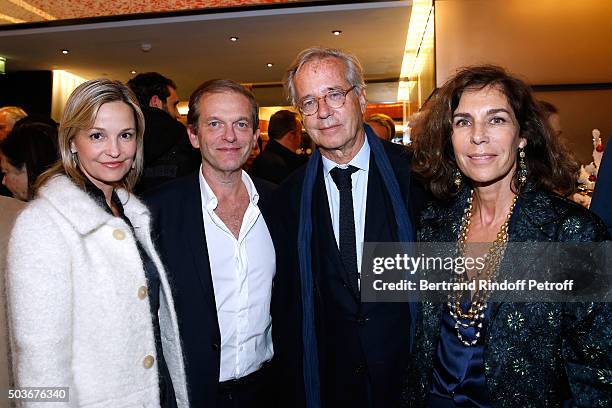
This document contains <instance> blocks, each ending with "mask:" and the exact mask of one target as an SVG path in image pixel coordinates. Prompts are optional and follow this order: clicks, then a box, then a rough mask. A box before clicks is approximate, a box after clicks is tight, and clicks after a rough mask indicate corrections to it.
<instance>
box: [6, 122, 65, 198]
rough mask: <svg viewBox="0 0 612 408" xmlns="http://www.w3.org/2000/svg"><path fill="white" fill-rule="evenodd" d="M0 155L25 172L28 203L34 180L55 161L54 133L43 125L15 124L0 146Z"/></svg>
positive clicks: (57, 154) (55, 138)
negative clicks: (26, 175)
mask: <svg viewBox="0 0 612 408" xmlns="http://www.w3.org/2000/svg"><path fill="white" fill-rule="evenodd" d="M0 152H1V153H2V154H3V155H4V157H5V158H6V159H7V160H8V162H9V163H10V164H11V165H12V166H14V167H16V168H18V169H23V168H25V170H26V171H27V174H28V199H32V198H33V195H34V183H35V182H36V179H37V178H38V176H40V175H41V174H42V173H44V172H45V171H47V170H48V169H49V168H50V167H51V166H52V165H53V164H55V163H56V162H57V161H58V160H59V151H58V148H57V129H56V128H55V127H52V126H49V125H47V124H45V123H37V122H23V123H21V122H18V125H16V126H15V127H14V128H13V130H12V131H11V133H9V134H8V136H7V137H6V139H4V140H3V141H2V143H0Z"/></svg>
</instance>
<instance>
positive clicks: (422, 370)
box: [404, 188, 612, 408]
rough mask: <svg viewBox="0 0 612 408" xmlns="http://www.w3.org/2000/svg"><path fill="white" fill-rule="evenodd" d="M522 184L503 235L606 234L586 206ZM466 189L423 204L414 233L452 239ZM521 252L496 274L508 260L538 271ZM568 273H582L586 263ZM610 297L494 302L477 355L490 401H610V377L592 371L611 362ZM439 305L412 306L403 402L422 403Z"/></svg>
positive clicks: (589, 238) (576, 237)
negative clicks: (447, 199) (443, 201)
mask: <svg viewBox="0 0 612 408" xmlns="http://www.w3.org/2000/svg"><path fill="white" fill-rule="evenodd" d="M526 190H527V191H525V192H524V193H522V194H521V198H520V199H519V201H518V202H517V208H516V209H515V212H516V213H515V214H514V216H513V222H512V223H511V224H510V228H509V230H508V236H509V238H508V239H509V241H510V243H512V242H597V241H602V240H606V239H609V236H608V234H607V231H606V229H605V226H604V225H603V223H602V222H601V220H600V219H599V218H598V217H597V216H595V215H594V214H593V213H591V212H590V211H588V210H586V209H584V208H582V207H581V206H579V205H578V204H576V203H574V202H571V201H569V200H566V199H564V198H562V197H560V196H557V195H555V194H552V193H547V192H544V191H538V190H532V189H529V188H527V189H526ZM467 195H468V189H467V188H466V189H464V190H463V191H462V193H461V194H460V195H459V197H457V199H456V200H455V201H453V203H450V204H449V205H431V206H430V207H428V208H427V209H426V210H425V211H424V212H423V214H422V216H421V223H420V227H419V231H418V234H417V238H418V239H419V240H420V241H425V242H456V241H457V237H458V234H459V228H460V224H461V219H462V215H463V210H464V208H465V206H466V201H467V198H468V197H467ZM514 218H516V221H515V222H514ZM551 256H552V255H551ZM514 258H516V257H514ZM527 258H528V259H525V260H524V261H522V260H520V259H513V262H516V263H514V264H512V266H510V265H509V264H508V262H506V261H508V260H507V259H505V260H504V263H502V265H501V267H500V268H501V272H500V275H501V274H503V270H504V268H507V267H512V268H517V269H518V270H521V271H527V273H526V275H525V276H534V277H535V276H541V273H540V272H541V271H536V270H533V268H537V263H533V262H530V261H532V260H533V259H531V258H530V257H527ZM573 273H575V274H578V275H579V276H580V277H581V279H582V278H583V279H585V280H588V276H589V273H590V270H589V266H583V267H582V268H581V269H580V270H574V271H573ZM499 279H502V278H501V277H500V278H499ZM499 279H498V280H499ZM609 305H610V304H609V303H578V302H574V303H572V302H568V303H552V302H549V303H543V302H524V303H493V304H492V308H491V314H490V320H489V322H488V323H487V331H486V334H485V355H484V364H485V367H484V368H485V375H486V380H487V388H488V392H489V396H490V399H491V404H492V407H494V408H501V407H508V408H514V407H561V406H572V407H609V406H610V403H611V401H612V397H611V392H612V391H611V389H610V382H609V379H608V380H606V379H605V376H600V375H599V374H598V373H603V372H609V370H610V369H611V363H612V355H611V352H612V340H611V338H610V327H612V313H611V309H610V307H609ZM440 313H442V307H440V305H437V304H432V303H430V302H424V303H423V305H422V307H421V308H420V310H419V313H418V320H417V336H416V341H415V349H414V354H415V358H413V359H410V360H409V361H410V363H411V365H410V368H409V370H408V373H409V376H408V378H407V381H406V386H405V390H404V406H406V407H428V406H429V405H427V399H428V395H429V392H430V390H431V378H432V372H433V367H434V364H435V360H436V350H437V347H438V339H439V334H440V319H441V315H440ZM594 350H597V351H595V352H593V351H594ZM600 350H601V351H600ZM564 402H565V403H567V404H568V405H564Z"/></svg>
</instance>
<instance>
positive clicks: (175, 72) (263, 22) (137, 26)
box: [0, 1, 412, 106]
mask: <svg viewBox="0 0 612 408" xmlns="http://www.w3.org/2000/svg"><path fill="white" fill-rule="evenodd" d="M411 4H412V2H411V1H389V2H368V3H353V4H340V5H328V6H308V7H293V8H279V9H272V10H250V11H243V12H231V13H211V14H204V15H195V16H181V17H166V18H155V19H146V20H131V21H116V22H105V23H95V24H83V25H68V26H59V27H45V28H37V29H21V30H18V29H15V26H13V27H12V28H11V29H2V28H0V56H4V57H5V58H6V59H7V64H6V65H7V70H9V71H18V70H49V69H63V70H66V71H69V72H71V73H73V74H76V75H79V76H82V77H84V78H87V79H92V78H97V77H103V76H104V77H109V78H115V79H120V80H123V81H127V80H128V79H130V78H131V77H132V74H131V73H130V71H131V70H132V69H134V70H136V71H138V72H146V71H158V72H160V73H162V74H164V75H166V76H168V77H169V78H172V79H173V80H174V81H175V82H176V83H177V85H178V93H179V96H180V97H181V99H183V100H185V99H187V98H188V97H189V94H190V93H191V91H192V90H193V89H195V87H197V86H198V85H199V84H200V83H201V82H203V81H205V80H207V79H211V78H231V79H234V80H236V81H239V82H242V83H251V84H254V85H255V86H254V92H255V94H256V96H257V98H258V100H259V102H260V104H261V105H262V106H269V105H280V104H285V100H284V96H283V93H282V88H281V87H280V86H278V84H280V82H281V81H282V77H283V75H284V71H285V69H286V67H287V66H288V65H289V64H290V63H291V61H292V60H293V58H294V57H295V55H296V54H297V53H298V52H299V51H300V50H302V49H303V48H306V47H309V46H312V45H321V46H327V47H335V48H342V49H345V50H348V51H350V52H352V53H354V54H355V55H357V57H358V58H359V59H360V60H361V62H362V64H363V66H364V71H365V76H366V79H380V78H398V76H399V73H400V68H401V64H402V58H403V51H404V46H405V42H406V34H407V30H408V23H409V20H410V11H411ZM336 29H338V30H342V35H341V36H333V35H332V34H331V31H332V30H336ZM231 36H237V37H239V38H240V39H239V41H237V42H235V43H234V42H231V41H229V37H231ZM142 43H150V44H151V46H152V49H151V51H149V52H146V53H145V52H143V51H141V49H140V48H141V44H142ZM64 48H66V49H69V50H70V53H69V54H68V55H62V54H61V51H60V50H61V49H64ZM268 62H272V63H273V64H274V66H273V67H272V68H268V67H266V63H268ZM266 84H268V85H273V86H272V87H262V85H266ZM258 85H259V86H258ZM274 85H276V86H274ZM396 93H397V84H393V83H387V84H377V83H373V84H371V85H369V86H368V97H369V100H370V102H389V101H394V100H395V99H396Z"/></svg>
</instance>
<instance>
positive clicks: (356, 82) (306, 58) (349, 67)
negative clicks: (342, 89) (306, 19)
mask: <svg viewBox="0 0 612 408" xmlns="http://www.w3.org/2000/svg"><path fill="white" fill-rule="evenodd" d="M326 58H337V59H339V60H340V61H342V62H343V63H344V66H345V67H346V70H345V76H346V80H347V82H348V83H350V84H351V86H354V87H355V88H356V90H357V93H359V92H360V91H362V90H363V89H365V82H364V80H363V68H362V67H361V64H360V63H359V60H358V59H357V57H355V56H354V55H353V54H350V53H348V52H345V51H342V50H338V49H334V48H323V47H311V48H307V49H305V50H303V51H302V52H300V53H299V54H298V56H297V57H296V58H295V60H294V61H293V63H292V64H291V66H290V67H289V69H287V73H286V75H285V84H284V85H285V91H286V92H287V97H288V99H289V101H290V102H291V103H292V104H293V106H297V100H296V91H295V82H294V81H295V75H296V74H297V73H298V71H299V70H300V69H301V68H302V66H304V64H306V63H307V62H310V61H316V60H323V59H326Z"/></svg>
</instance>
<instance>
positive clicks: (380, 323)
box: [272, 142, 425, 408]
mask: <svg viewBox="0 0 612 408" xmlns="http://www.w3.org/2000/svg"><path fill="white" fill-rule="evenodd" d="M384 148H385V151H386V153H387V155H388V157H389V160H390V162H391V165H392V167H393V170H394V172H395V175H396V177H397V180H398V182H399V185H400V189H401V192H402V196H403V199H404V202H405V203H406V205H407V206H408V209H409V214H411V215H412V216H414V215H415V214H417V213H418V211H419V208H420V207H421V205H422V202H423V201H424V200H425V194H424V191H423V190H422V189H420V188H419V187H415V185H413V181H412V178H411V174H410V165H409V155H408V152H407V151H406V150H405V148H404V147H402V146H398V145H392V144H390V143H386V142H385V143H384ZM303 175H304V169H300V170H298V171H297V172H296V173H294V175H292V176H291V177H290V178H289V179H288V180H287V182H285V183H283V184H282V185H281V186H280V187H279V189H278V190H277V194H276V196H277V198H276V200H275V203H276V204H277V207H276V211H275V212H274V213H275V216H276V217H277V218H276V219H277V222H275V223H274V227H273V238H274V241H275V246H276V245H278V246H277V251H276V254H277V273H276V277H275V282H274V290H273V292H272V319H273V330H272V335H273V339H274V350H275V363H276V368H277V370H278V373H279V376H278V381H279V384H280V386H279V387H278V389H279V394H280V398H281V406H283V407H285V406H286V407H300V406H303V405H304V386H303V374H302V369H303V368H302V366H303V364H302V359H303V342H302V305H301V292H300V274H299V267H298V263H297V259H298V256H297V232H298V219H299V216H298V211H299V206H300V205H299V204H300V196H301V191H302V183H303ZM382 186H383V182H382V178H381V175H380V173H379V171H378V169H377V167H376V164H375V162H374V159H373V157H370V170H369V175H368V187H367V188H368V193H367V204H366V217H365V218H366V221H365V241H367V242H390V241H397V231H396V230H397V227H396V221H395V217H394V214H393V211H392V207H391V202H390V198H389V196H388V193H387V192H386V191H385V190H384V188H383V187H382ZM312 213H313V241H312V258H313V277H314V292H315V321H316V329H317V340H318V349H319V369H320V370H319V371H320V378H321V399H322V404H323V406H324V407H330V408H335V407H344V406H350V407H368V406H370V407H381V408H382V407H385V408H386V407H394V406H398V404H399V396H400V390H401V378H402V376H403V374H404V372H405V366H406V360H407V358H408V348H409V341H410V330H409V327H410V313H409V307H408V304H405V303H404V304H400V303H361V301H360V300H359V294H358V293H355V291H354V290H353V289H352V287H351V285H350V283H349V278H348V275H347V274H346V272H345V270H344V267H343V264H342V260H341V258H340V253H339V251H338V247H337V244H336V241H335V238H334V234H333V229H332V224H331V218H330V212H329V206H328V199H327V193H326V190H325V184H324V179H323V170H322V166H321V167H320V168H319V173H318V177H317V181H316V183H315V187H314V194H313V208H312ZM413 219H414V218H413Z"/></svg>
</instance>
